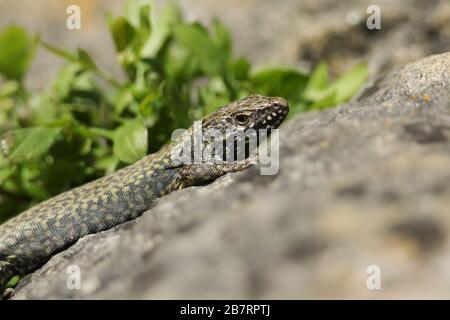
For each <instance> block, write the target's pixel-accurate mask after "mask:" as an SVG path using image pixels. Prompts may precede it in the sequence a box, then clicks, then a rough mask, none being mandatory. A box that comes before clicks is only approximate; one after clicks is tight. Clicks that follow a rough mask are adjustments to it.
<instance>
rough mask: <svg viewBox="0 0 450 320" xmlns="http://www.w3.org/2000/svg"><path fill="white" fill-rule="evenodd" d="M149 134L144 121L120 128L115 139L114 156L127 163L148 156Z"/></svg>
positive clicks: (132, 122)
mask: <svg viewBox="0 0 450 320" xmlns="http://www.w3.org/2000/svg"><path fill="white" fill-rule="evenodd" d="M147 146H148V133H147V128H146V127H145V125H144V123H143V121H142V119H137V120H132V121H129V122H127V123H125V124H124V125H122V126H121V127H119V128H118V129H117V131H116V133H115V137H114V154H115V155H116V156H117V157H118V158H119V159H120V160H121V161H123V162H125V163H133V162H136V161H137V160H139V159H141V158H143V157H144V156H145V155H146V154H147Z"/></svg>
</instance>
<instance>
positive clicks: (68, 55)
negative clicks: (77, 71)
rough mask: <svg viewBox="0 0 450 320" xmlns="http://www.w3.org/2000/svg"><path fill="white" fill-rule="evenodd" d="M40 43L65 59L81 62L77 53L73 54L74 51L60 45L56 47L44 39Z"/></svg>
mask: <svg viewBox="0 0 450 320" xmlns="http://www.w3.org/2000/svg"><path fill="white" fill-rule="evenodd" d="M40 44H41V45H42V46H43V47H44V48H45V49H47V50H48V51H50V52H52V53H53V54H55V55H57V56H59V57H61V58H63V59H65V60H68V61H70V62H75V63H77V62H79V58H78V57H77V56H76V55H75V54H73V53H72V52H70V51H68V50H65V49H62V48H58V47H56V46H54V45H52V44H49V43H47V42H45V41H42V40H41V41H40Z"/></svg>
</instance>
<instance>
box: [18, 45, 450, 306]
mask: <svg viewBox="0 0 450 320" xmlns="http://www.w3.org/2000/svg"><path fill="white" fill-rule="evenodd" d="M449 88H450V53H446V54H442V55H436V56H431V57H428V58H425V59H422V60H419V61H418V62H416V63H413V64H410V65H406V66H404V67H402V68H400V69H397V70H395V71H392V72H390V73H389V74H386V75H384V76H382V77H380V78H379V79H376V80H375V81H373V83H371V84H370V85H368V86H367V88H365V90H364V91H363V92H362V93H361V94H360V95H359V96H358V97H357V98H356V99H355V101H353V102H352V103H349V104H346V105H342V106H341V107H338V108H334V109H330V110H327V111H324V112H320V113H309V114H303V115H299V116H296V117H294V118H292V119H290V120H289V121H288V122H286V123H285V125H284V126H283V127H282V128H281V132H280V142H281V148H280V171H279V173H278V174H277V175H275V176H261V175H260V174H259V170H258V168H251V169H249V170H246V171H243V172H240V173H236V174H229V175H227V176H225V177H222V178H221V179H219V180H217V181H216V182H214V183H213V184H211V185H208V186H204V187H194V188H188V189H185V190H181V191H179V192H175V193H172V194H171V195H169V196H167V197H164V198H162V199H161V200H160V201H159V202H158V203H157V204H156V205H155V206H154V207H153V208H151V210H149V211H148V212H147V213H145V214H144V215H143V216H142V217H140V218H139V219H136V220H135V221H131V222H129V223H126V224H124V225H121V226H119V227H116V228H114V229H112V230H109V231H106V232H102V233H100V234H96V235H91V236H87V237H85V238H83V239H81V240H80V241H78V242H77V243H76V244H75V245H73V246H72V247H71V248H69V249H68V250H66V251H64V252H62V253H60V254H58V255H56V256H54V257H53V258H52V259H51V260H50V261H49V262H48V263H47V264H46V265H44V266H43V267H42V268H41V269H40V270H38V271H36V272H35V273H34V274H32V275H30V276H27V277H26V278H25V279H24V281H23V282H22V283H21V284H20V285H19V287H18V288H17V293H16V295H15V297H14V298H15V299H30V298H35V299H36V298H37V299H47V298H64V299H66V298H102V299H103V298H114V299H123V298H136V299H156V298H159V299H162V298H191V299H192V298H195V299H201V298H214V299H217V298H276V299H279V298H289V299H291V298H448V297H449V295H450V273H449V272H448V270H449V268H450V243H449V232H450V218H449V213H450V212H449V208H450V90H449ZM70 265H78V266H79V267H80V269H81V277H82V282H81V284H82V287H81V289H80V290H69V289H67V287H66V281H67V277H68V274H67V273H66V270H67V267H68V266H70ZM371 265H376V266H378V267H379V268H380V270H381V289H380V290H369V289H368V288H367V286H366V282H367V279H368V277H369V276H370V275H369V274H367V270H368V267H369V266H371Z"/></svg>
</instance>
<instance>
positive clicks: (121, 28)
mask: <svg viewBox="0 0 450 320" xmlns="http://www.w3.org/2000/svg"><path fill="white" fill-rule="evenodd" d="M111 33H112V37H113V39H114V43H115V45H116V50H117V51H118V52H121V51H123V50H124V49H126V48H127V47H128V46H129V45H130V43H132V41H133V39H134V36H135V30H134V28H133V26H132V25H131V24H130V23H128V21H127V20H126V19H125V18H123V17H119V18H117V19H116V20H114V23H113V25H112V26H111Z"/></svg>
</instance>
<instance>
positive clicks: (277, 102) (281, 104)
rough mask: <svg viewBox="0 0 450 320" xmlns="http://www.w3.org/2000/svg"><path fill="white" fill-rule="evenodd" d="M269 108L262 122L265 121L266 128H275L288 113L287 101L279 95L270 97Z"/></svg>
mask: <svg viewBox="0 0 450 320" xmlns="http://www.w3.org/2000/svg"><path fill="white" fill-rule="evenodd" d="M270 110H271V111H269V112H268V113H267V114H266V116H265V119H264V120H263V122H264V121H266V123H267V127H268V129H276V128H278V127H279V126H280V125H281V123H282V122H283V120H284V119H285V118H286V117H287V115H288V113H289V102H288V101H287V100H286V99H284V98H280V97H276V98H272V101H271V108H270Z"/></svg>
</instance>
